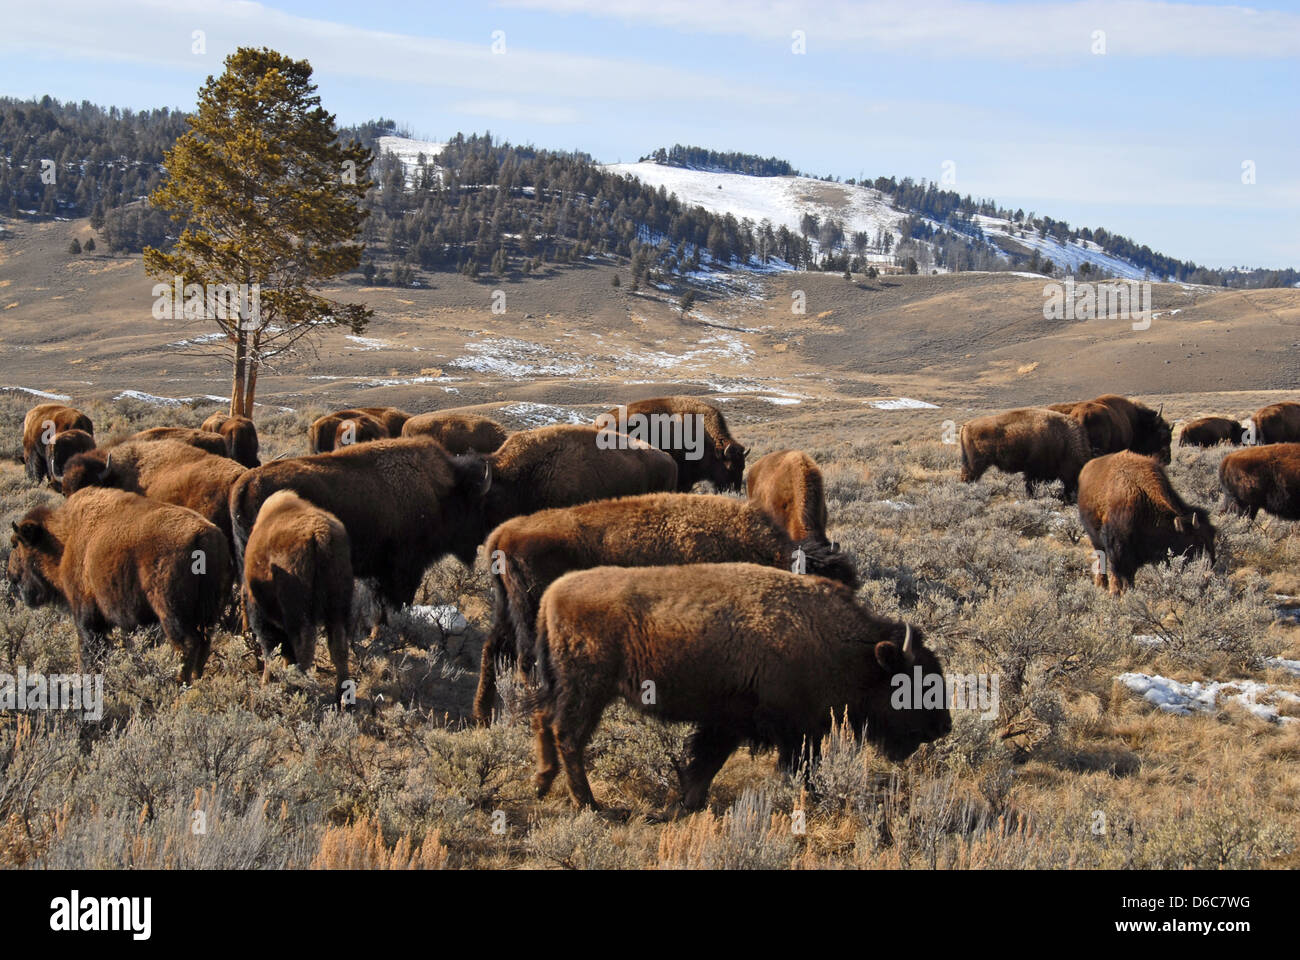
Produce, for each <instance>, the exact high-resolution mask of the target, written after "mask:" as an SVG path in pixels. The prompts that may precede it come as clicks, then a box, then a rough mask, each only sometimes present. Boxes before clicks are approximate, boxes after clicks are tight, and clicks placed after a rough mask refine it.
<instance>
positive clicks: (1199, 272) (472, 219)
mask: <svg viewBox="0 0 1300 960" xmlns="http://www.w3.org/2000/svg"><path fill="white" fill-rule="evenodd" d="M186 129H187V125H186V122H185V114H184V113H182V112H179V111H174V110H167V109H160V110H150V111H140V112H136V111H131V110H121V109H118V108H116V107H108V108H105V107H100V106H96V105H94V104H91V103H86V102H83V103H81V104H72V103H60V102H59V101H57V100H54V99H53V98H51V97H42V98H41V99H40V100H15V99H12V98H0V161H3V162H0V215H4V216H9V217H14V218H17V217H19V216H34V217H39V218H50V217H56V216H58V217H68V218H73V217H89V218H90V221H91V225H92V226H93V227H94V228H95V229H96V230H97V231H99V232H100V234H101V236H102V237H103V239H104V240H105V241H106V244H107V246H108V248H109V249H110V250H113V251H123V252H138V251H139V250H141V249H142V248H143V247H144V246H146V245H152V246H166V244H167V243H168V241H169V238H171V237H174V236H176V235H177V234H178V233H179V230H180V227H179V226H178V225H177V224H175V223H174V222H172V221H171V220H170V219H169V218H168V217H167V216H166V215H164V214H163V213H161V212H160V211H157V210H154V209H153V208H152V207H150V206H149V204H148V203H147V202H145V201H144V198H145V197H147V196H148V194H149V193H150V192H152V190H153V189H154V188H155V187H156V186H157V185H158V183H159V181H160V179H161V178H162V176H163V170H162V157H163V151H164V150H166V149H167V148H168V147H170V146H171V145H172V143H173V142H174V141H175V140H176V138H177V137H179V136H180V135H181V134H182V133H183V132H185V130H186ZM381 136H409V133H408V132H407V131H405V130H404V129H402V128H400V127H399V126H398V124H397V123H396V122H395V121H393V120H388V119H385V118H380V119H378V120H372V121H368V122H366V123H364V124H359V125H357V126H353V127H346V128H343V129H341V130H340V131H339V137H340V139H343V140H353V139H355V140H358V141H360V142H361V143H363V144H364V145H366V146H368V147H371V148H372V149H373V148H374V146H375V143H376V141H377V140H378V138H379V137H381ZM648 159H652V160H655V161H657V162H660V163H667V164H673V165H678V166H684V167H694V168H706V169H715V170H726V171H731V172H736V173H743V174H747V175H751V176H786V175H797V174H798V171H797V170H795V169H794V168H792V167H791V165H790V164H789V163H787V162H785V161H783V160H779V159H777V158H775V157H768V158H763V157H757V156H754V155H752V154H743V153H736V152H719V151H715V150H706V149H704V148H703V147H691V146H682V145H681V144H676V145H674V146H673V147H671V148H669V149H662V148H661V149H659V150H656V151H655V152H654V153H653V154H651V156H650V157H649V158H648ZM428 160H429V162H428V163H426V164H425V165H424V166H422V167H420V168H419V169H416V170H414V171H409V170H404V169H403V166H402V163H401V162H400V161H399V160H398V159H397V158H396V157H394V156H392V155H386V156H382V157H378V158H377V159H376V162H375V164H374V166H373V168H372V170H371V177H372V179H373V181H374V187H373V189H372V190H371V191H370V193H369V194H368V197H367V201H366V202H367V205H368V206H369V208H370V210H371V216H370V217H369V219H368V220H367V221H366V227H365V235H364V239H365V241H366V242H367V244H368V251H367V259H366V261H365V263H364V264H363V271H364V272H365V274H366V276H367V278H368V279H372V280H375V281H377V282H394V283H399V284H400V283H409V282H411V281H412V279H413V278H414V276H415V272H416V271H417V270H426V271H436V270H460V271H463V272H465V273H470V274H476V273H479V272H482V271H492V272H495V273H498V274H500V273H504V272H507V271H523V272H530V271H532V270H534V269H537V268H538V267H539V266H540V265H541V264H543V263H546V262H558V263H568V262H573V261H575V260H581V259H582V258H585V257H587V256H591V255H594V254H610V255H615V256H620V257H626V258H629V259H630V260H631V261H632V274H633V282H634V284H639V283H641V282H644V281H645V279H646V277H647V274H648V273H649V272H650V271H651V270H660V271H669V272H676V271H686V270H693V269H696V268H698V267H699V265H700V263H701V258H702V257H705V255H706V254H707V255H708V256H711V257H712V258H713V259H715V260H719V261H723V262H726V261H730V260H732V259H734V260H737V261H742V262H743V261H747V260H749V259H750V258H756V259H758V260H760V261H763V262H767V261H768V260H770V259H771V258H774V257H775V258H780V259H781V260H783V261H785V262H786V263H789V264H790V265H791V266H794V267H798V268H805V269H822V270H835V271H837V272H842V271H844V270H846V269H852V270H857V271H861V270H863V269H865V268H866V267H867V264H868V260H867V258H866V255H867V254H868V253H876V254H879V253H884V254H886V255H889V256H892V257H893V258H894V260H895V262H896V263H899V264H905V265H906V266H907V268H908V269H918V264H919V269H929V268H931V267H938V268H944V269H949V270H999V269H1033V270H1043V271H1045V272H1053V271H1057V272H1059V271H1060V269H1061V265H1060V264H1052V263H1050V262H1049V261H1047V260H1045V259H1043V257H1042V256H1041V255H1040V254H1038V253H1035V252H1027V251H1026V250H1024V249H1023V248H1021V249H1018V248H1017V247H1016V246H1015V238H1016V237H1017V236H1020V237H1025V236H1044V237H1052V238H1054V239H1056V240H1058V241H1061V242H1066V241H1092V242H1094V243H1097V244H1099V245H1100V246H1101V247H1102V249H1103V250H1105V251H1106V252H1107V253H1109V254H1112V255H1114V256H1117V257H1121V258H1123V259H1125V260H1127V261H1129V262H1130V263H1133V264H1136V265H1137V266H1138V267H1140V268H1144V269H1146V270H1148V271H1150V273H1151V275H1152V277H1154V278H1161V277H1166V276H1167V277H1172V278H1174V279H1177V280H1183V281H1187V282H1193V283H1206V284H1214V285H1222V286H1232V287H1265V286H1292V285H1295V284H1296V283H1297V282H1300V273H1298V272H1297V271H1296V270H1294V269H1287V270H1264V269H1255V270H1237V269H1231V270H1211V269H1207V268H1203V267H1199V266H1197V265H1196V264H1194V263H1190V262H1186V261H1179V260H1175V259H1173V258H1171V257H1166V256H1163V255H1161V254H1159V253H1156V252H1155V251H1153V250H1151V248H1150V247H1147V246H1145V245H1138V244H1137V243H1135V242H1134V241H1132V240H1130V239H1129V238H1128V237H1122V236H1118V235H1116V234H1111V233H1109V232H1107V231H1105V230H1102V229H1095V230H1094V229H1088V228H1072V227H1071V226H1070V225H1069V224H1068V223H1065V222H1064V221H1059V220H1054V219H1052V218H1051V217H1046V216H1036V215H1035V214H1034V213H1033V212H1030V213H1028V214H1026V213H1025V212H1024V211H1023V210H1014V211H1012V210H1007V209H1004V208H1002V207H999V206H998V205H997V204H995V203H994V202H992V201H990V200H978V201H976V200H974V199H972V198H971V197H970V196H969V195H967V196H961V195H960V194H958V193H956V192H955V191H952V190H943V189H940V188H939V186H938V185H936V184H935V183H932V182H927V181H925V180H921V181H919V182H917V181H913V180H912V179H911V178H910V177H905V178H903V179H902V180H896V179H895V178H893V177H879V178H877V179H876V180H874V181H865V182H864V183H863V184H862V186H869V187H874V188H875V189H877V190H880V191H881V192H882V193H885V194H887V195H888V196H889V197H890V199H891V201H892V202H893V203H894V205H895V206H897V207H898V208H899V209H901V210H904V211H907V212H908V213H909V216H908V217H907V219H906V220H905V221H904V224H903V230H902V239H901V241H900V242H898V243H897V244H894V243H893V239H894V238H893V236H892V235H885V236H882V235H880V234H877V235H876V236H874V237H868V236H866V235H865V234H854V235H852V236H846V234H845V231H844V229H843V227H842V225H840V224H838V223H835V222H833V221H828V222H818V221H817V218H815V217H806V218H805V221H806V222H805V223H804V224H802V225H801V229H800V230H799V231H793V230H790V229H787V228H786V227H784V226H781V227H774V226H773V225H772V224H770V223H767V222H763V223H760V224H756V223H753V222H752V221H749V220H737V219H736V218H735V217H734V216H732V215H730V214H723V215H719V214H716V213H711V212H709V211H707V210H705V209H703V208H702V207H694V206H686V205H684V204H683V203H681V201H679V200H678V199H677V198H676V197H674V196H671V195H669V194H668V193H667V191H666V190H664V189H663V188H662V187H661V188H659V189H655V188H653V187H650V186H647V185H645V184H643V183H641V182H639V181H637V180H635V179H633V178H631V177H621V176H616V175H614V174H612V173H609V172H608V171H606V170H604V169H603V168H602V167H601V166H600V165H599V164H597V163H596V162H595V161H594V160H593V159H592V158H591V157H590V156H589V155H587V154H585V153H578V152H562V151H554V150H544V149H538V148H535V147H532V146H517V145H512V144H510V143H507V142H503V141H499V140H495V139H494V138H493V137H492V136H491V134H484V135H481V136H480V135H469V136H466V135H464V134H457V135H456V136H455V137H453V138H452V139H451V141H450V142H449V143H448V144H447V146H446V148H445V149H444V151H443V152H442V153H441V154H440V155H439V156H437V157H431V158H428ZM823 179H826V180H830V179H832V178H830V177H826V178H823ZM846 182H847V183H849V184H853V183H854V182H855V181H853V180H849V181H846ZM976 214H984V215H987V216H993V217H1001V218H1004V219H1007V220H1010V221H1011V222H1012V230H1011V234H1012V236H1011V238H1010V240H1003V239H1000V238H991V237H986V236H985V235H984V233H983V232H982V231H981V230H980V229H979V226H978V223H977V221H975V219H974V217H975V215H976ZM936 224H937V225H938V226H936ZM999 251H1002V254H1000V253H999ZM1095 266H1096V265H1094V267H1095ZM1092 272H1093V273H1094V274H1097V273H1099V271H1097V270H1095V269H1094V270H1093V271H1092Z"/></svg>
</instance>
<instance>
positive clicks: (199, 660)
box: [160, 616, 207, 686]
mask: <svg viewBox="0 0 1300 960" xmlns="http://www.w3.org/2000/svg"><path fill="white" fill-rule="evenodd" d="M160 619H161V623H162V630H163V636H165V637H166V638H167V642H168V643H170V644H171V645H172V646H173V647H174V648H176V650H178V651H179V652H180V655H181V674H180V678H179V679H180V682H181V683H183V684H185V685H186V686H188V685H189V684H191V683H192V682H193V681H194V677H195V675H196V673H197V675H198V676H202V675H203V664H204V663H206V662H207V652H206V650H204V643H203V634H202V633H200V632H198V631H196V630H192V629H190V628H188V627H186V626H185V625H184V624H182V623H181V622H180V621H179V620H177V619H176V618H175V617H171V616H168V617H163V618H160Z"/></svg>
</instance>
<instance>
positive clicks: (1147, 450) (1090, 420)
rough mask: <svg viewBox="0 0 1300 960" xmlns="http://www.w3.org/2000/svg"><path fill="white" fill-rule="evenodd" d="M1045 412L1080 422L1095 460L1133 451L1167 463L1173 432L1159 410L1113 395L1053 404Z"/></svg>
mask: <svg viewBox="0 0 1300 960" xmlns="http://www.w3.org/2000/svg"><path fill="white" fill-rule="evenodd" d="M1047 409H1048V410H1054V411H1056V412H1057V413H1063V414H1065V415H1066V416H1069V417H1073V418H1074V419H1075V420H1077V421H1078V422H1079V424H1080V426H1082V427H1083V429H1084V432H1085V433H1086V434H1087V436H1088V444H1089V446H1090V447H1091V448H1092V455H1093V456H1094V457H1100V456H1104V455H1105V454H1108V453H1118V452H1119V451H1120V450H1132V451H1133V452H1134V453H1141V454H1146V455H1147V456H1154V457H1159V458H1160V460H1161V461H1162V462H1164V463H1168V462H1169V458H1170V449H1169V448H1170V442H1171V440H1172V438H1173V428H1172V427H1170V425H1169V424H1168V422H1166V421H1165V419H1164V418H1163V417H1162V416H1161V411H1159V410H1152V409H1151V408H1150V407H1147V406H1144V405H1143V404H1140V403H1135V402H1134V401H1132V400H1130V399H1128V398H1127V397H1121V396H1119V395H1118V394H1114V393H1108V394H1105V395H1104V396H1100V397H1097V398H1096V399H1093V400H1080V401H1077V402H1074V403H1054V404H1051V405H1050V406H1049V407H1048V408H1047ZM1162 409H1163V408H1162Z"/></svg>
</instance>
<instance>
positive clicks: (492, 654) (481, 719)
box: [474, 604, 513, 727]
mask: <svg viewBox="0 0 1300 960" xmlns="http://www.w3.org/2000/svg"><path fill="white" fill-rule="evenodd" d="M512 652H513V651H512V650H511V648H510V618H509V616H508V615H507V614H506V611H505V606H504V604H501V605H499V606H498V608H497V610H496V613H495V615H494V616H493V618H492V632H491V633H489V634H488V638H487V639H486V640H484V641H483V653H482V655H481V656H480V657H479V665H478V689H477V690H476V691H475V692H474V720H475V721H476V722H477V723H478V724H479V725H480V726H484V727H486V726H487V725H488V724H490V723H491V722H492V705H493V703H495V701H496V696H497V657H498V656H500V655H502V654H507V655H508V654H509V653H512Z"/></svg>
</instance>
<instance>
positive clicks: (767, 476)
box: [745, 450, 829, 543]
mask: <svg viewBox="0 0 1300 960" xmlns="http://www.w3.org/2000/svg"><path fill="white" fill-rule="evenodd" d="M745 488H746V491H747V492H748V495H749V499H750V500H751V501H752V502H753V504H754V505H755V506H756V507H758V508H759V509H760V510H762V511H764V512H765V513H766V514H767V515H768V516H770V517H771V518H772V519H774V520H775V521H776V522H777V523H779V524H780V525H781V526H782V527H784V528H785V529H786V532H787V533H789V534H790V539H792V540H813V541H816V542H818V543H828V542H829V541H828V540H827V539H826V497H825V494H824V493H823V483H822V472H821V470H820V469H819V468H818V466H817V463H816V461H814V460H813V458H812V457H810V456H808V454H806V453H804V452H803V451H802V450H778V451H776V452H775V453H769V454H768V455H767V456H765V457H761V458H760V459H759V460H758V462H757V463H755V464H754V465H753V466H752V467H750V468H749V476H747V477H746V478H745Z"/></svg>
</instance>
